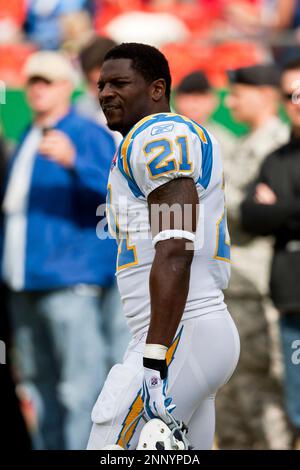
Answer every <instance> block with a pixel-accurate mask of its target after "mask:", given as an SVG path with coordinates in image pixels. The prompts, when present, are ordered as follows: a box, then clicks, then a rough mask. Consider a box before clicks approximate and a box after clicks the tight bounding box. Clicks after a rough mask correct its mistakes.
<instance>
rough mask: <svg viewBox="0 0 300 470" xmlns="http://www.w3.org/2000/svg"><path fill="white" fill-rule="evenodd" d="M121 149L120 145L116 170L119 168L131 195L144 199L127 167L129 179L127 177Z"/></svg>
mask: <svg viewBox="0 0 300 470" xmlns="http://www.w3.org/2000/svg"><path fill="white" fill-rule="evenodd" d="M130 146H131V147H132V142H131V143H130ZM121 148H122V145H120V147H119V151H118V168H119V170H120V172H121V173H122V175H123V176H124V178H125V179H126V181H127V183H128V186H129V189H130V191H131V192H132V193H133V195H134V196H135V197H140V196H143V197H145V195H144V194H143V193H142V191H141V190H140V188H139V187H138V185H137V183H136V181H135V179H134V177H133V173H132V170H131V167H130V166H129V165H128V166H129V172H130V177H129V176H128V175H127V173H126V172H125V170H124V162H123V159H122V158H121ZM128 161H129V160H128Z"/></svg>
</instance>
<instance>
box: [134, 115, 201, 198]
mask: <svg viewBox="0 0 300 470" xmlns="http://www.w3.org/2000/svg"><path fill="white" fill-rule="evenodd" d="M208 138H209V137H208V134H207V133H206V132H205V131H204V130H203V128H202V127H200V126H196V125H194V124H192V123H191V121H190V122H189V124H186V123H178V122H172V121H170V122H166V123H164V124H163V125H162V124H159V123H158V124H155V125H152V126H150V127H148V128H147V129H146V130H145V131H142V132H140V134H138V135H137V136H136V137H135V139H134V141H133V143H132V149H131V155H130V160H131V161H130V171H131V174H132V177H133V179H134V181H135V183H136V185H137V186H138V188H139V189H140V191H141V193H142V194H143V195H144V196H145V197H148V195H149V194H150V193H151V192H152V191H154V190H155V189H156V188H158V187H159V186H162V185H164V184H166V183H168V182H169V181H171V180H173V179H175V178H182V177H188V178H192V179H193V180H194V181H195V183H197V182H198V181H199V179H201V176H202V161H203V154H204V152H205V151H206V149H205V146H206V145H207V144H208V142H207V139H208Z"/></svg>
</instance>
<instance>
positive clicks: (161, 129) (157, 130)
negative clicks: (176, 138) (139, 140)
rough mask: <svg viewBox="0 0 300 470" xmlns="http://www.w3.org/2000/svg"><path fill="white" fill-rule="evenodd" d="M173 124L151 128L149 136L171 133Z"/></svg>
mask: <svg viewBox="0 0 300 470" xmlns="http://www.w3.org/2000/svg"><path fill="white" fill-rule="evenodd" d="M173 129H174V124H162V125H160V126H153V127H152V130H151V135H157V134H162V133H163V132H172V130H173Z"/></svg>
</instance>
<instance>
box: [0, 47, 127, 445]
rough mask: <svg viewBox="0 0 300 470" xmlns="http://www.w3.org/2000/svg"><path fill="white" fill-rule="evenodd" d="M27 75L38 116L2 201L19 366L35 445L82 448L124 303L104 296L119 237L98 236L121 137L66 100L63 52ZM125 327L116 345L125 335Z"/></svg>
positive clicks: (36, 63) (35, 58)
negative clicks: (99, 213)
mask: <svg viewBox="0 0 300 470" xmlns="http://www.w3.org/2000/svg"><path fill="white" fill-rule="evenodd" d="M25 75H26V77H27V97H28V102H29V105H30V107H31V109H32V111H33V114H34V121H33V123H32V125H31V126H30V128H29V129H28V130H27V132H26V133H25V135H24V137H23V139H22V140H21V142H20V144H19V146H18V148H17V151H16V154H15V156H14V158H13V159H12V163H11V165H10V170H9V173H8V179H7V185H6V191H5V196H4V202H3V209H4V237H3V238H4V242H3V259H2V272H3V279H4V281H5V283H6V285H7V286H8V287H9V307H10V312H11V315H12V320H13V331H14V340H15V341H14V342H15V349H16V353H17V355H16V356H17V364H16V367H17V369H18V371H19V374H20V378H21V381H22V383H23V384H24V385H25V386H26V387H27V390H28V392H29V393H30V394H31V397H32V400H33V403H34V405H35V409H36V412H37V418H38V429H37V432H36V434H35V447H36V448H44V449H83V448H85V446H86V444H87V439H88V433H89V429H90V412H91V409H92V406H93V403H94V401H95V398H96V397H97V395H98V393H99V388H101V386H102V384H103V381H104V378H105V375H106V372H107V360H108V357H107V355H108V352H107V351H108V349H107V344H106V342H107V341H109V340H110V339H111V338H113V337H114V335H113V332H112V331H110V328H112V325H113V321H114V319H113V315H114V312H115V313H116V314H117V313H119V312H118V309H116V310H114V308H113V305H112V303H113V302H114V300H113V299H111V298H109V296H108V292H109V289H110V287H111V286H113V284H114V272H115V258H116V245H115V242H114V240H111V239H108V238H107V239H102V240H100V239H99V238H97V236H96V225H97V223H98V222H99V218H97V217H96V209H97V207H98V206H99V205H101V204H105V198H106V184H107V178H108V173H109V169H110V164H111V160H112V157H113V154H114V152H115V144H114V140H113V138H112V137H111V135H110V134H109V133H108V132H107V131H106V130H105V129H104V128H101V127H99V126H97V125H96V124H94V123H93V122H92V121H89V120H87V119H85V118H82V117H80V116H78V115H77V114H76V113H75V111H74V110H73V109H72V108H71V107H70V99H71V93H72V90H73V84H72V79H73V70H72V68H71V66H70V64H69V62H68V61H67V60H66V59H65V58H64V57H63V56H61V55H60V54H59V53H56V52H38V53H35V54H34V55H32V56H31V57H30V58H29V61H28V62H27V64H26V66H25ZM109 304H110V305H109ZM109 309H110V310H109ZM108 316H109V318H108ZM108 320H109V321H108ZM122 328H123V327H122V326H121V330H122V331H121V332H120V331H119V332H118V335H117V337H118V346H116V348H119V349H120V348H122V344H124V349H125V344H126V343H127V341H128V338H127V332H125V333H124V334H123V333H122V332H123V331H124V330H123V329H122ZM102 330H103V333H101V332H102ZM122 335H123V336H122ZM124 336H125V337H124ZM123 337H124V340H123V343H122V338H123Z"/></svg>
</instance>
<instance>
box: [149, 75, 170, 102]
mask: <svg viewBox="0 0 300 470" xmlns="http://www.w3.org/2000/svg"><path fill="white" fill-rule="evenodd" d="M151 94H152V99H153V101H160V100H161V99H162V98H164V97H165V95H166V81H165V80H164V79H163V78H158V79H157V80H154V82H152V84H151Z"/></svg>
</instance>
